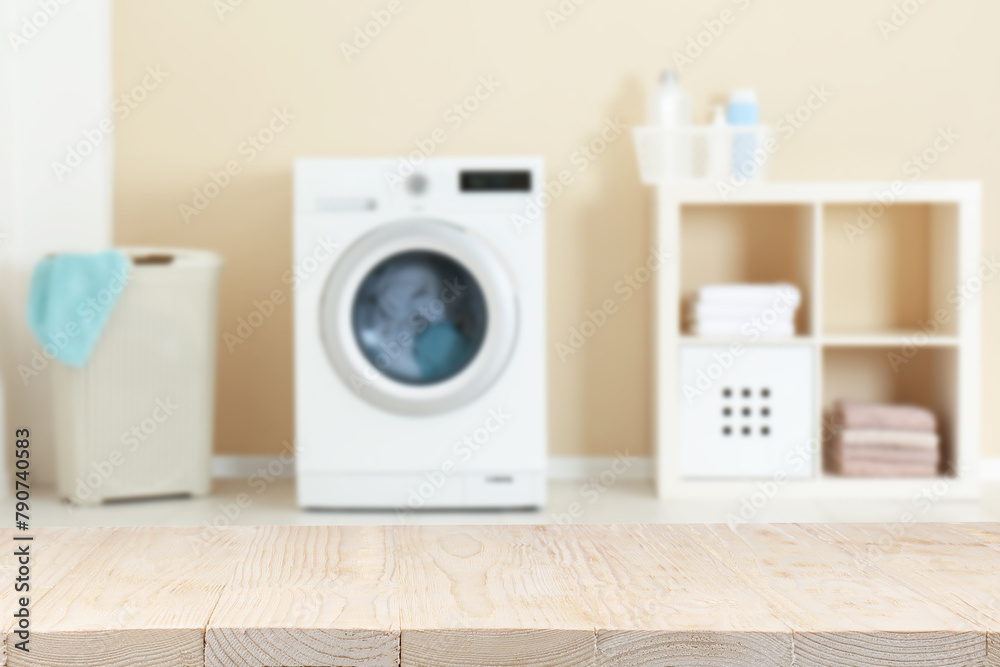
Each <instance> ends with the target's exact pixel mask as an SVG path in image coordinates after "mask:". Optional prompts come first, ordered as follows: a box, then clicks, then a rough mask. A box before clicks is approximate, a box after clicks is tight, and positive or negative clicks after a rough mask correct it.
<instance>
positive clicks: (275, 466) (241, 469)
mask: <svg viewBox="0 0 1000 667" xmlns="http://www.w3.org/2000/svg"><path fill="white" fill-rule="evenodd" d="M285 460H286V461H287V458H286V459H285ZM623 465H624V466H625V471H624V472H619V470H620V469H621V468H622V467H623ZM261 470H265V471H267V472H268V474H270V475H271V476H272V477H294V476H295V466H294V465H290V464H287V463H284V462H282V461H281V459H279V458H278V457H277V456H242V455H236V456H213V457H212V476H213V477H218V478H223V479H227V478H240V477H250V476H251V475H254V474H258V473H259V472H260V471H261ZM607 470H613V471H615V473H616V474H617V475H618V477H620V478H621V479H632V480H646V479H652V478H653V461H652V459H651V458H650V457H648V456H633V457H624V456H623V457H621V458H616V457H611V456H551V457H549V479H551V480H554V481H576V480H585V479H590V478H591V477H599V476H600V475H601V473H602V472H605V471H607ZM980 476H981V477H982V480H983V481H984V482H1000V458H984V459H982V461H981V462H980Z"/></svg>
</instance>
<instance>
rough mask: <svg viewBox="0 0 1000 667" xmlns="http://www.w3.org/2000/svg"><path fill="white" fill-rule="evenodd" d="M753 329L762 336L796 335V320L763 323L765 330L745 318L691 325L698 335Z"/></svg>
mask: <svg viewBox="0 0 1000 667" xmlns="http://www.w3.org/2000/svg"><path fill="white" fill-rule="evenodd" d="M748 326H749V327H750V328H751V329H752V333H755V334H758V335H760V336H794V335H795V323H794V322H782V321H777V322H773V323H771V324H770V325H763V324H762V326H763V327H765V329H764V330H760V329H758V328H756V327H754V326H753V325H751V324H750V323H748V322H746V321H744V320H708V321H705V320H699V321H697V322H695V323H693V324H692V325H691V333H693V334H694V335H696V336H734V337H736V336H746V335H749V334H748V332H747V331H746V328H747V327H748Z"/></svg>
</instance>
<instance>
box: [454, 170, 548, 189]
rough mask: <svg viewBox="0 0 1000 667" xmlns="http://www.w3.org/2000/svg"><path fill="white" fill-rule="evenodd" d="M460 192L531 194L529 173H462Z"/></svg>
mask: <svg viewBox="0 0 1000 667" xmlns="http://www.w3.org/2000/svg"><path fill="white" fill-rule="evenodd" d="M460 187H461V190H462V192H531V172H530V171H463V172H462V175H461V186H460Z"/></svg>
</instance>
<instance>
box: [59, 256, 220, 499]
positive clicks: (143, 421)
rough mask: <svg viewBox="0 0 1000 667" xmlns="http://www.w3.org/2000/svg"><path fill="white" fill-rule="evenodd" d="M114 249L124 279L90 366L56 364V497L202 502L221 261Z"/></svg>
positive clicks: (206, 486) (208, 468)
mask: <svg viewBox="0 0 1000 667" xmlns="http://www.w3.org/2000/svg"><path fill="white" fill-rule="evenodd" d="M120 250H121V251H122V252H124V253H125V255H126V256H127V257H129V258H130V259H131V267H130V268H131V274H130V275H131V279H130V280H129V282H128V285H127V286H126V287H125V289H124V290H123V291H122V293H121V295H120V297H119V299H118V302H117V304H116V305H115V307H114V309H113V310H112V312H111V315H110V317H109V319H108V322H107V325H106V327H105V329H104V331H103V333H102V334H101V338H100V340H99V341H98V343H97V345H96V346H95V348H94V351H93V353H92V355H91V357H90V359H89V360H88V362H87V365H86V366H85V367H84V368H82V369H76V368H72V367H70V366H67V365H65V364H61V363H58V362H55V363H54V364H53V368H52V372H53V383H54V391H53V399H54V405H53V417H54V419H55V436H56V443H55V445H56V459H57V467H58V485H59V493H60V495H61V496H62V497H63V498H65V499H67V500H69V501H70V502H73V503H76V504H95V503H100V502H103V501H105V500H111V499H127V498H149V497H156V496H171V495H181V494H191V495H204V494H207V493H208V492H209V490H210V486H211V456H212V432H213V414H214V402H215V355H216V339H217V337H216V319H217V312H218V292H219V276H220V274H221V271H222V259H221V258H220V257H219V256H218V255H215V254H213V253H210V252H205V251H197V250H175V249H163V248H121V249H120Z"/></svg>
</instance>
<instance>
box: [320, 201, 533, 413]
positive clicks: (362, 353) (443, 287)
mask: <svg viewBox="0 0 1000 667" xmlns="http://www.w3.org/2000/svg"><path fill="white" fill-rule="evenodd" d="M517 330H518V312H517V299H516V290H515V287H514V280H513V278H512V277H511V275H510V273H509V272H508V271H507V268H506V266H505V265H504V263H503V262H502V261H501V260H500V258H499V257H498V256H497V254H496V253H495V251H494V250H493V248H492V246H491V245H490V244H489V243H488V242H486V240H485V239H483V238H482V237H480V236H479V235H477V234H475V233H473V232H471V231H469V230H468V229H466V228H463V227H459V226H457V225H454V224H451V223H448V222H443V221H439V220H427V219H416V220H409V221H405V222H397V223H390V224H385V225H381V226H379V227H377V228H376V229H375V230H373V231H372V232H369V233H368V234H366V235H365V236H362V237H361V238H359V239H358V240H357V241H356V242H355V243H354V244H353V245H352V246H351V247H350V248H348V249H347V250H346V251H345V252H344V254H343V255H342V256H341V258H340V260H339V261H338V262H337V264H336V265H335V266H334V267H333V269H332V270H331V272H330V275H329V277H328V279H327V283H326V287H325V288H324V293H323V297H322V300H321V303H320V331H319V335H320V337H321V339H322V341H323V344H324V347H325V348H326V351H327V354H328V356H329V359H330V362H331V364H332V365H333V367H334V369H335V370H336V371H337V372H338V374H339V375H340V377H341V379H342V380H343V381H344V382H345V383H346V384H348V385H349V386H350V387H351V389H352V390H354V392H355V393H356V394H357V395H358V396H360V397H361V398H363V399H364V400H366V401H367V402H369V403H371V404H373V405H377V406H379V407H382V408H385V409H387V410H390V411H392V412H399V413H406V414H417V415H419V414H434V413H439V412H446V411H448V410H453V409H455V408H458V407H460V406H462V405H464V404H466V403H468V402H469V401H471V400H473V399H475V398H476V397H478V396H479V395H481V394H482V393H483V392H484V391H486V390H487V389H488V388H489V387H490V386H492V384H493V383H494V382H495V381H496V379H497V378H498V377H499V376H500V375H501V374H502V373H503V371H504V369H505V368H506V366H507V363H508V361H509V359H510V355H511V353H512V351H513V349H514V344H515V342H516V339H517Z"/></svg>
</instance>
